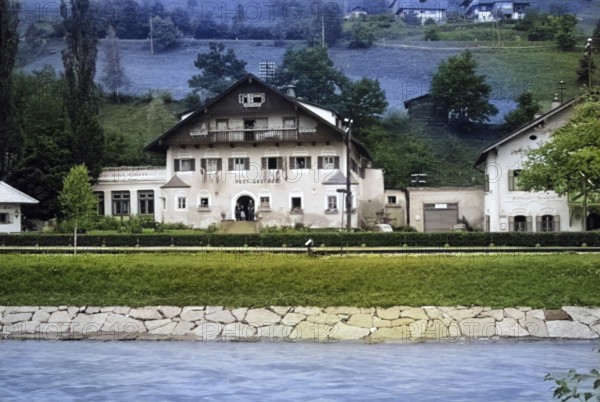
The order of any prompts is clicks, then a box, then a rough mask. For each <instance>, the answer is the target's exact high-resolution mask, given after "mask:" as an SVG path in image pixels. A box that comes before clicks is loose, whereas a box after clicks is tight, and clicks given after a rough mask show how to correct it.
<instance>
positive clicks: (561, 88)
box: [556, 80, 565, 105]
mask: <svg viewBox="0 0 600 402" xmlns="http://www.w3.org/2000/svg"><path fill="white" fill-rule="evenodd" d="M556 86H557V89H558V91H559V92H560V104H561V105H562V104H563V93H564V91H565V82H564V81H563V80H561V81H560V82H559V83H558V84H556Z"/></svg>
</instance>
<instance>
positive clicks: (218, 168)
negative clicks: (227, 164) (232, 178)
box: [217, 158, 223, 172]
mask: <svg viewBox="0 0 600 402" xmlns="http://www.w3.org/2000/svg"><path fill="white" fill-rule="evenodd" d="M222 170H223V159H221V158H219V159H217V171H219V172H220V171H222Z"/></svg>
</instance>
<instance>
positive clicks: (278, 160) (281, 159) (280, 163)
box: [277, 157, 283, 169]
mask: <svg viewBox="0 0 600 402" xmlns="http://www.w3.org/2000/svg"><path fill="white" fill-rule="evenodd" d="M277 169H283V158H281V157H279V158H277Z"/></svg>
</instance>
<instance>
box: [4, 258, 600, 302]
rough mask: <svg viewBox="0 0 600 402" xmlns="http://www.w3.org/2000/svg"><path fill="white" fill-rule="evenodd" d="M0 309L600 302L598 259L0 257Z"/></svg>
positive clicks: (599, 263) (599, 266)
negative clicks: (126, 306)
mask: <svg viewBox="0 0 600 402" xmlns="http://www.w3.org/2000/svg"><path fill="white" fill-rule="evenodd" d="M0 260H1V261H2V263H1V264H0V305H100V306H106V305H129V306H145V305H180V306H185V305H224V306H229V307H237V306H246V307H251V306H255V307H258V306H269V305H315V306H336V305H353V306H365V307H367V306H391V305H410V306H421V305H439V306H454V305H467V306H468V305H483V306H493V307H513V306H531V307H536V308H540V307H546V308H556V307H560V306H563V305H582V306H585V305H595V306H598V305H600V293H599V292H598V289H600V256H596V255H585V256H580V255H546V256H542V255H527V254H526V255H508V256H499V255H489V256H468V255H462V256H450V255H436V256H395V257H389V256H350V257H348V256H346V257H328V258H319V259H314V258H308V257H306V256H299V255H273V254H261V255H247V254H246V255H243V254H237V255H235V254H210V255H206V254H197V255H173V254H168V255H144V254H122V255H118V256H117V255H103V256H100V255H81V256H77V257H73V256H51V255H42V256H34V255H4V256H0Z"/></svg>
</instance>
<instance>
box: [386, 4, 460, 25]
mask: <svg viewBox="0 0 600 402" xmlns="http://www.w3.org/2000/svg"><path fill="white" fill-rule="evenodd" d="M389 7H390V9H391V10H392V13H393V14H394V15H396V16H398V17H399V18H401V19H402V20H403V21H404V22H406V23H407V24H410V25H419V24H420V25H423V24H425V23H426V22H427V21H429V20H430V21H433V22H435V23H440V22H445V21H446V17H447V13H448V10H449V7H450V4H449V2H448V1H444V0H425V1H417V0H392V1H391V2H390V4H389Z"/></svg>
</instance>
